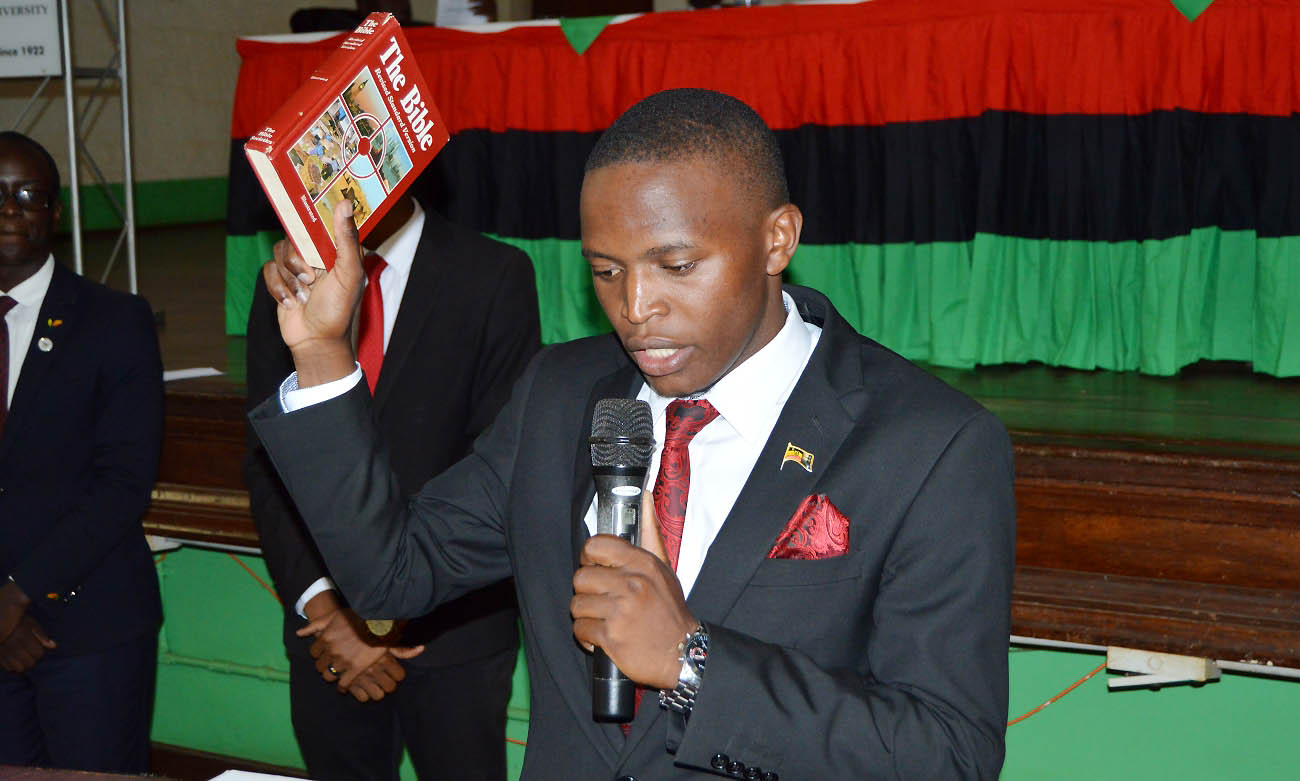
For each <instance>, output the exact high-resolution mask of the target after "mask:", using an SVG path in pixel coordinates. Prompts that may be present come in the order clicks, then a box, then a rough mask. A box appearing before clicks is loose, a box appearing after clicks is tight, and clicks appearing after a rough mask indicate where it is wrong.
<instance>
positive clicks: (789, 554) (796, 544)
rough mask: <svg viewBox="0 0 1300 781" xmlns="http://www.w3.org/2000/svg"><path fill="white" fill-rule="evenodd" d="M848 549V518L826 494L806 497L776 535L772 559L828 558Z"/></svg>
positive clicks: (846, 551) (841, 554)
mask: <svg viewBox="0 0 1300 781" xmlns="http://www.w3.org/2000/svg"><path fill="white" fill-rule="evenodd" d="M848 552H849V519H848V518H845V517H844V513H842V512H840V511H839V509H837V508H836V507H835V505H833V504H831V500H830V499H827V498H826V494H816V495H814V496H810V497H808V498H807V499H804V500H803V502H802V503H801V504H800V505H799V509H797V510H795V511H794V516H793V517H792V518H790V522H789V523H787V524H786V525H785V530H784V531H782V532H781V536H780V537H778V538H777V540H776V544H775V545H773V546H772V550H770V551H768V552H767V557H768V558H769V559H829V558H830V557H832V556H843V555H844V554H845V553H848Z"/></svg>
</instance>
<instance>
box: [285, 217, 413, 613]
mask: <svg viewBox="0 0 1300 781" xmlns="http://www.w3.org/2000/svg"><path fill="white" fill-rule="evenodd" d="M411 200H412V202H413V203H414V205H415V211H414V212H412V213H411V217H410V219H408V220H407V221H406V222H404V223H402V227H400V228H398V229H397V230H396V231H394V232H393V235H392V236H389V237H388V238H387V239H385V240H384V243H383V244H380V245H379V246H378V247H376V248H375V249H374V252H377V253H379V256H380V257H382V258H383V259H384V263H385V264H386V265H385V266H384V270H383V271H381V272H379V292H380V293H382V294H383V297H384V352H385V353H387V352H388V341H389V340H390V339H391V338H392V336H393V324H394V323H396V322H397V310H398V309H399V308H400V307H401V306H402V296H403V295H404V294H405V293H406V280H408V279H410V277H411V265H412V264H413V263H414V262H415V250H416V247H418V246H419V245H420V235H421V234H422V233H423V232H424V209H421V208H420V204H419V202H416V201H415V199H411ZM358 309H359V308H358ZM352 331H353V333H354V334H355V333H356V331H357V329H356V328H355V327H354V328H353V329H352ZM360 372H361V368H360V367H359V366H358V367H357V370H356V372H355V374H356V375H358V376H359V375H360ZM291 379H292V380H293V386H292V387H293V388H295V389H296V388H297V384H298V375H297V372H295V373H294V374H293V375H291ZM351 379H353V375H348V376H347V377H344V378H343V379H342V380H335V381H334V382H329V383H325V384H324V385H316V386H313V387H311V388H305V389H303V390H290V389H287V388H286V387H285V386H284V385H282V386H281V387H280V401H281V403H282V404H283V405H284V407H285V410H286V411H290V412H291V411H293V410H294V409H301V408H302V407H305V406H308V405H310V404H314V403H316V402H317V401H324V400H326V399H329V398H332V397H333V396H336V395H340V394H341V393H346V392H347V391H349V390H351V389H352V386H353V385H355V384H356V382H355V380H353V381H352V382H349V381H348V380H351ZM339 387H341V388H342V390H341V391H338V392H337V393H334V392H331V390H330V389H332V388H333V389H338V388H339ZM290 397H292V401H291V400H290ZM290 405H292V406H290ZM333 588H335V586H334V582H333V581H332V580H330V579H329V578H318V579H317V580H316V582H314V583H312V584H311V585H310V586H308V587H307V590H306V591H304V592H302V596H300V597H298V601H297V602H295V603H294V610H295V611H297V613H298V615H300V616H302V617H303V618H306V617H307V616H306V614H305V613H303V608H305V607H306V606H307V603H308V602H309V601H311V598H312V597H314V596H316V595H317V594H319V593H321V592H322V591H327V590H329V589H333Z"/></svg>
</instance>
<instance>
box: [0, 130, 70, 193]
mask: <svg viewBox="0 0 1300 781" xmlns="http://www.w3.org/2000/svg"><path fill="white" fill-rule="evenodd" d="M5 142H9V143H15V144H22V145H23V146H26V147H27V148H29V149H31V150H32V151H34V152H36V155H37V157H40V158H41V159H42V160H44V161H45V165H47V166H48V167H49V169H50V178H51V179H52V180H53V181H54V192H53V193H52V195H53V196H54V198H55V199H56V200H57V199H58V197H59V187H60V184H59V166H58V164H57V163H55V162H54V157H53V156H52V155H50V153H49V150H47V149H46V148H45V147H43V146H41V143H40V142H39V141H37V140H36V139H34V138H31V137H29V136H25V135H23V134H22V133H19V132H18V131H17V130H0V143H5Z"/></svg>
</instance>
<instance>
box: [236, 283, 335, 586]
mask: <svg viewBox="0 0 1300 781" xmlns="http://www.w3.org/2000/svg"><path fill="white" fill-rule="evenodd" d="M247 350H248V401H249V405H250V408H251V407H253V406H256V405H257V404H258V403H260V402H261V401H262V400H264V399H266V398H268V397H273V396H274V397H276V398H278V393H279V388H280V383H281V382H283V381H284V378H285V377H288V376H289V375H290V374H291V373H292V372H293V356H292V355H291V354H290V353H289V348H288V347H286V346H285V344H284V341H283V340H282V339H281V338H280V324H279V320H278V319H277V316H276V303H275V300H274V299H272V298H271V294H270V293H268V292H267V290H266V285H264V284H262V281H261V279H260V277H259V279H258V282H257V286H256V291H255V292H254V293H253V304H252V307H251V309H250V310H249V314H248V336H247ZM275 403H277V404H278V403H279V402H278V401H276V402H275ZM244 480H245V482H247V484H248V499H249V509H250V510H251V512H252V516H253V523H254V524H255V525H256V526H257V533H258V537H259V538H260V539H261V542H262V556H263V558H264V559H265V561H266V568H267V571H269V572H270V573H271V579H272V580H274V581H275V585H276V588H277V590H278V591H279V592H280V599H281V600H282V601H283V602H284V604H285V608H286V609H288V610H292V609H293V606H294V604H295V603H296V602H297V601H298V598H299V597H301V596H302V593H303V592H304V591H306V590H307V587H308V586H310V585H311V584H312V583H315V582H316V581H317V580H319V579H320V578H323V577H327V576H328V574H329V573H328V571H327V570H326V569H325V562H324V560H322V559H321V556H320V553H319V552H317V550H316V545H315V544H314V543H313V542H312V541H311V538H310V537H309V536H308V535H307V532H306V528H305V527H304V525H303V522H302V519H301V518H300V517H299V515H298V511H297V509H296V508H295V507H294V505H293V500H292V499H291V498H290V497H289V494H288V492H287V491H285V489H284V484H283V483H282V482H281V481H280V478H279V476H278V475H277V474H276V473H275V469H274V468H273V467H272V466H271V461H270V459H269V458H268V457H267V455H266V451H265V450H264V449H263V448H262V445H261V442H259V441H258V439H257V437H256V436H255V435H254V434H253V433H252V431H250V432H249V436H248V453H247V455H246V457H245V459H244Z"/></svg>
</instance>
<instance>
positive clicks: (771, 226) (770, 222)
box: [765, 203, 803, 277]
mask: <svg viewBox="0 0 1300 781" xmlns="http://www.w3.org/2000/svg"><path fill="white" fill-rule="evenodd" d="M802 231H803V212H801V211H799V207H798V206H795V205H794V204H793V203H787V204H784V205H782V206H778V207H776V208H775V209H773V210H772V212H771V213H770V214H768V215H767V265H766V268H765V270H766V271H767V274H768V276H772V277H775V276H779V275H780V274H781V272H783V271H785V267H786V266H788V265H790V259H791V258H793V257H794V252H795V250H797V249H799V234H800V233H801V232H802Z"/></svg>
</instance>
